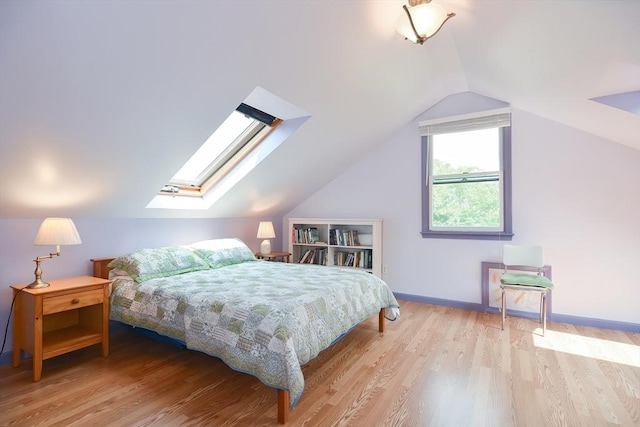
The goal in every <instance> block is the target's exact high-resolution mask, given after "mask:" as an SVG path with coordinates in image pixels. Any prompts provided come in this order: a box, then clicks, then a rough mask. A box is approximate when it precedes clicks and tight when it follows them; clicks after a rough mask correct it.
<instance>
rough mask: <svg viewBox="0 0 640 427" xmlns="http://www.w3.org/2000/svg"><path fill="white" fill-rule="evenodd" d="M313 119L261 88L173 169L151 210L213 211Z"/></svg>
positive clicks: (152, 203)
mask: <svg viewBox="0 0 640 427" xmlns="http://www.w3.org/2000/svg"><path fill="white" fill-rule="evenodd" d="M309 117H310V116H309V115H308V114H307V113H306V112H304V111H303V110H301V109H299V108H298V107H296V106H295V105H293V104H290V103H288V102H287V101H285V100H283V99H282V98H279V97H277V96H276V95H273V94H272V93H270V92H268V91H266V90H265V89H263V88H261V87H259V86H258V87H256V88H255V89H254V90H253V91H252V92H251V93H250V94H249V96H248V97H247V98H245V100H244V101H242V103H241V104H240V105H239V106H238V108H236V109H235V110H234V111H232V112H231V113H230V114H229V116H228V117H227V118H226V119H225V120H224V121H223V123H222V124H221V125H220V126H219V127H218V128H217V129H215V130H214V131H213V133H212V135H211V136H210V137H209V138H207V140H206V141H205V142H204V144H203V145H202V146H201V147H200V148H199V149H198V150H197V151H196V152H195V153H194V154H193V155H192V156H191V158H190V159H189V160H188V161H187V162H186V163H185V164H184V165H182V166H181V167H179V168H177V169H178V171H177V172H174V171H170V172H173V175H172V176H171V175H168V176H167V178H169V176H171V178H170V179H168V181H166V183H165V185H164V186H162V188H161V189H160V191H159V192H158V194H157V195H156V196H155V197H154V198H153V199H152V200H151V201H150V202H149V204H148V205H147V208H152V209H153V208H155V209H189V210H203V209H208V208H209V207H211V206H212V205H213V204H214V203H215V202H216V201H217V200H219V199H220V198H221V197H222V196H223V195H224V194H226V193H227V192H228V191H229V190H231V189H232V188H233V187H234V186H235V185H236V184H237V183H238V182H239V181H240V180H241V179H243V178H244V177H245V176H246V175H247V174H248V173H249V172H251V171H252V170H253V169H254V168H255V167H256V166H258V164H260V162H262V161H263V160H264V159H265V158H266V157H267V156H269V155H270V154H271V153H272V152H273V151H274V150H275V149H276V148H278V147H279V146H280V144H282V143H283V142H284V141H285V140H286V139H287V138H288V137H289V136H290V135H291V134H292V133H293V132H295V130H296V129H298V128H299V127H300V126H301V125H302V124H303V123H304V122H305V121H306V120H307V119H308V118H309Z"/></svg>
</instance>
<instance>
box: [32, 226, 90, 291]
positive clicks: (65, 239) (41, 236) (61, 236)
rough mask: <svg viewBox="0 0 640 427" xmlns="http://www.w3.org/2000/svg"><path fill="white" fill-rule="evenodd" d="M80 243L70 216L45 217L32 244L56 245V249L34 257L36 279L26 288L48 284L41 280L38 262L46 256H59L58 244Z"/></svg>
mask: <svg viewBox="0 0 640 427" xmlns="http://www.w3.org/2000/svg"><path fill="white" fill-rule="evenodd" d="M80 243H82V240H80V235H79V234H78V230H77V229H76V226H75V224H74V223H73V221H71V219H70V218H46V219H45V220H44V221H42V224H40V228H39V229H38V234H36V239H35V240H34V242H33V244H34V245H38V246H53V245H55V246H56V251H55V252H51V253H50V254H49V255H45V256H39V257H37V258H36V259H34V261H35V263H36V270H35V272H34V273H35V275H36V280H34V281H33V282H32V283H30V284H29V285H27V288H46V287H47V286H49V284H48V283H47V282H44V281H43V280H42V270H41V269H40V263H41V262H42V260H45V259H47V258H53V257H54V256H60V245H78V244H80Z"/></svg>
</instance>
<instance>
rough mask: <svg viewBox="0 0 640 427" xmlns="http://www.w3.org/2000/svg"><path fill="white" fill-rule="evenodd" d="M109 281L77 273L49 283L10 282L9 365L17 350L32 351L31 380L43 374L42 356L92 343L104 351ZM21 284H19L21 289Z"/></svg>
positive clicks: (16, 363)
mask: <svg viewBox="0 0 640 427" xmlns="http://www.w3.org/2000/svg"><path fill="white" fill-rule="evenodd" d="M110 283H111V281H110V280H106V279H99V278H97V277H90V276H80V277H71V278H67V279H57V280H50V281H49V284H50V286H49V287H46V288H39V289H28V288H25V286H26V285H27V284H26V283H25V284H22V285H12V286H11V287H12V288H13V295H14V297H15V296H16V294H18V296H17V297H16V300H15V307H14V309H15V315H14V316H15V317H14V319H13V367H14V368H16V367H18V366H20V350H24V351H26V352H28V353H30V354H31V355H32V356H33V381H39V380H40V377H41V375H42V361H43V360H45V359H49V358H51V357H55V356H59V355H61V354H65V353H68V352H70V351H74V350H78V349H81V348H84V347H88V346H90V345H94V344H102V356H103V357H107V356H108V355H109V284H110ZM23 288H24V289H23Z"/></svg>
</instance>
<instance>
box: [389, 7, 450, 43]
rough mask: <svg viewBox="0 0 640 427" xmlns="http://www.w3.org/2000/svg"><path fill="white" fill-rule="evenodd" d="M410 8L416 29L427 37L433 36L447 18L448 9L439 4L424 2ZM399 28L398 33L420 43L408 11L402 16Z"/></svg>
mask: <svg viewBox="0 0 640 427" xmlns="http://www.w3.org/2000/svg"><path fill="white" fill-rule="evenodd" d="M408 9H409V13H410V14H411V19H413V25H415V27H416V31H417V32H418V34H419V35H420V36H421V37H424V38H426V39H428V38H429V37H431V36H433V35H434V34H435V33H436V32H437V31H438V30H439V29H440V27H441V26H442V24H443V23H444V21H445V20H446V19H447V11H446V10H445V9H444V7H442V6H440V5H439V4H433V3H422V4H419V5H416V6H413V7H408ZM397 30H398V33H400V34H401V35H402V36H404V37H405V38H407V39H408V40H411V41H412V42H413V43H418V40H417V38H416V35H415V33H414V32H413V29H412V28H411V22H410V21H409V17H408V16H407V14H406V13H403V14H402V17H400V19H399V20H398V26H397Z"/></svg>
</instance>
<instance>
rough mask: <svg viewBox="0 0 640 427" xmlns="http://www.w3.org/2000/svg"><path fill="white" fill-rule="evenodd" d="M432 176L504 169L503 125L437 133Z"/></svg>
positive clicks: (434, 138)
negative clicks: (502, 149) (501, 132)
mask: <svg viewBox="0 0 640 427" xmlns="http://www.w3.org/2000/svg"><path fill="white" fill-rule="evenodd" d="M432 138H433V146H432V150H433V170H432V173H431V175H444V174H451V173H462V172H486V171H499V170H500V136H499V128H493V129H482V130H474V131H468V132H456V133H446V134H439V135H433V137H432Z"/></svg>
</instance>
